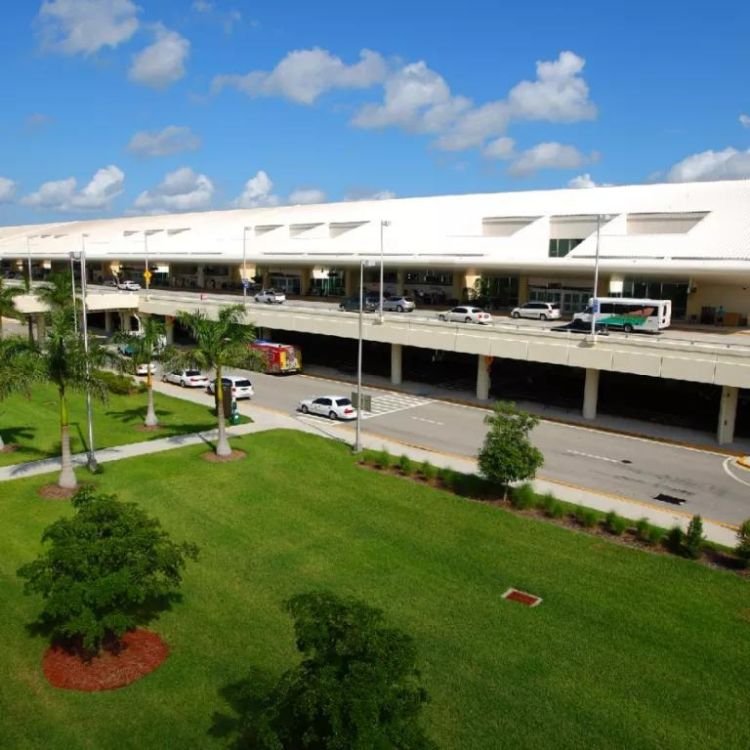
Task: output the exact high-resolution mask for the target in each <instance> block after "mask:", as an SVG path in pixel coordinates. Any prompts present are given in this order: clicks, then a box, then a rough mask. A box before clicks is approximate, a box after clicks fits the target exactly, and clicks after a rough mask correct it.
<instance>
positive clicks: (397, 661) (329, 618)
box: [238, 592, 435, 750]
mask: <svg viewBox="0 0 750 750" xmlns="http://www.w3.org/2000/svg"><path fill="white" fill-rule="evenodd" d="M287 609H288V610H289V612H290V613H291V615H292V617H293V618H294V630H295V635H296V641H297V648H298V649H299V651H300V652H301V653H302V655H303V659H302V662H301V663H300V664H299V665H298V666H297V667H295V668H294V669H291V670H290V671H288V672H286V673H285V674H284V675H283V676H282V677H281V679H280V680H279V682H278V684H277V685H276V686H275V687H274V688H273V690H271V692H270V694H269V695H268V696H267V697H266V699H265V701H263V703H262V705H261V706H259V707H258V709H257V710H256V711H255V712H252V711H251V712H250V715H248V716H245V717H243V718H244V723H243V724H242V730H243V731H242V737H241V739H240V741H239V743H238V746H239V747H252V748H261V749H262V750H271V749H272V748H273V750H286V749H289V750H292V749H294V750H296V749H297V748H309V749H310V750H366V749H367V750H370V749H371V748H383V750H386V749H390V748H393V749H394V750H395V749H397V748H402V749H403V750H406V749H407V748H408V750H427V749H428V748H434V747H435V745H434V744H433V743H432V742H431V741H430V740H429V739H427V738H426V737H425V735H424V732H423V731H422V729H421V727H420V726H419V724H418V718H419V713H420V711H421V709H422V706H423V705H424V703H426V702H427V700H428V696H427V692H426V691H425V689H424V688H423V687H422V686H421V684H420V675H419V672H418V671H417V669H416V667H415V662H416V649H415V646H414V642H413V641H412V639H411V638H410V637H409V636H408V635H406V634H405V633H402V632H401V631H399V630H396V629H393V628H387V627H385V625H384V623H383V613H382V612H381V611H380V610H378V609H373V608H372V607H369V606H367V605H366V604H364V603H363V602H361V601H358V600H356V599H348V598H347V599H345V598H340V597H338V596H336V595H334V594H332V593H330V592H313V593H307V594H299V595H297V596H295V597H293V598H292V599H291V600H290V601H289V602H287Z"/></svg>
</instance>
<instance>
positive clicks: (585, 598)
mask: <svg viewBox="0 0 750 750" xmlns="http://www.w3.org/2000/svg"><path fill="white" fill-rule="evenodd" d="M233 443H234V445H235V446H237V447H242V448H244V449H245V450H247V452H248V458H247V459H246V460H245V461H242V462H238V463H228V464H208V463H205V462H203V461H202V460H200V459H199V458H198V455H199V454H200V453H201V452H202V451H203V450H205V448H203V447H198V446H195V447H189V448H184V449H180V450H174V451H169V452H166V453H163V454H161V455H158V456H154V457H150V458H147V459H143V458H141V459H136V460H126V461H120V462H117V463H113V464H109V465H107V466H106V467H105V473H104V474H103V475H102V476H100V477H97V481H98V482H99V486H100V487H101V488H102V489H103V490H107V491H117V492H118V493H119V495H120V497H121V498H122V499H125V500H137V501H138V502H140V503H142V504H143V506H145V507H146V508H147V509H149V510H150V511H151V512H153V513H154V514H155V515H157V516H158V517H159V518H160V519H161V520H162V522H163V524H164V526H165V527H166V528H167V529H168V530H169V531H170V532H171V533H172V534H173V536H174V537H175V538H176V539H188V540H192V541H195V542H197V543H198V544H199V545H200V547H201V550H202V553H201V559H200V561H199V562H198V563H193V564H192V565H191V566H190V567H189V569H188V571H187V575H186V582H185V586H184V588H183V593H184V601H183V602H182V603H181V604H179V605H177V606H176V607H175V608H174V609H173V610H172V611H170V612H167V613H165V614H163V615H162V616H161V618H160V620H159V621H158V622H157V623H155V624H154V625H153V627H154V628H155V629H156V630H158V632H159V633H160V634H161V635H162V636H163V637H164V638H165V639H166V640H167V641H168V643H169V644H170V646H171V648H172V654H171V656H170V658H169V659H168V661H167V662H166V663H165V664H164V665H163V666H162V667H161V668H160V669H158V670H157V671H156V672H154V673H153V674H152V675H149V676H148V677H146V678H145V679H143V680H141V681H140V682H138V683H136V684H134V685H131V686H130V687H128V688H125V689H122V690H119V691H113V692H109V693H100V694H96V695H87V694H77V693H72V692H65V691H60V690H56V689H53V688H51V687H49V686H48V685H47V683H46V682H45V680H44V677H43V675H42V673H41V670H40V658H41V655H42V652H43V649H44V647H45V642H44V641H43V640H42V639H40V638H34V637H30V636H29V635H28V634H27V633H26V631H25V629H24V626H25V625H26V624H27V623H29V622H30V621H32V620H33V618H34V616H35V614H36V612H37V611H38V608H39V601H38V600H37V599H35V598H33V597H24V596H23V595H22V594H21V587H20V581H19V580H18V579H17V578H16V577H15V570H16V569H17V568H18V566H19V565H21V564H22V563H23V562H26V561H28V560H30V559H32V558H33V557H34V556H35V555H36V553H37V551H38V549H39V537H40V534H41V531H42V529H43V528H44V527H45V526H46V525H47V524H48V523H50V522H51V521H52V520H54V519H55V518H58V517H59V516H60V515H61V514H65V513H68V512H69V505H68V504H66V503H60V502H50V501H42V500H39V499H37V498H36V496H35V489H36V488H37V487H38V486H39V485H41V484H43V483H45V482H46V481H48V480H47V479H44V478H34V479H26V480H20V481H16V482H12V483H5V484H2V485H0V518H2V519H3V522H2V524H0V601H2V602H3V616H2V618H0V639H1V642H2V646H3V648H2V651H1V652H0V654H1V655H0V747H2V748H4V749H15V748H45V749H46V748H53V749H54V748H60V749H63V748H64V749H65V750H70V749H71V748H92V749H93V748H96V749H97V750H99V749H101V748H105V749H108V748H113V749H114V748H212V747H222V746H223V744H224V742H225V740H222V739H216V738H215V737H213V736H212V735H211V734H210V732H209V730H210V729H211V726H212V720H213V715H214V712H219V713H222V714H230V715H231V709H230V707H229V706H228V704H227V703H226V702H225V700H224V698H223V696H222V693H221V691H222V689H224V688H226V687H227V686H228V685H231V684H233V683H236V682H237V681H239V680H242V679H243V678H244V677H245V676H246V675H247V674H248V673H249V672H250V670H251V669H255V670H260V672H261V674H263V675H266V676H267V678H268V679H274V678H276V677H277V676H278V675H279V674H280V672H281V671H282V670H283V669H285V668H287V667H288V666H290V664H292V663H293V662H294V660H295V659H296V652H295V650H294V647H293V639H292V628H291V622H290V620H289V618H288V617H287V615H286V614H285V613H284V612H283V610H282V607H281V603H282V602H283V600H284V599H286V598H287V597H289V596H290V595H292V594H294V593H297V592H299V591H304V590H308V589H310V588H312V587H318V586H324V587H329V588H331V589H333V590H335V591H336V592H339V593H342V594H353V595H356V596H360V597H362V598H363V599H365V600H366V601H368V602H369V603H371V604H373V605H375V606H379V607H381V608H383V609H384V610H385V612H386V616H387V619H388V621H389V622H390V623H392V624H394V625H396V626H398V627H401V628H403V629H404V630H406V631H407V632H409V633H411V634H412V635H413V636H414V637H415V638H416V641H417V645H418V650H419V662H420V666H421V669H422V673H423V678H424V682H425V684H426V686H427V688H428V690H429V692H430V694H431V696H432V702H431V704H430V705H429V707H428V709H427V711H426V716H425V721H426V725H427V727H428V729H429V732H430V734H431V736H432V737H433V738H434V739H435V740H436V741H437V742H438V743H439V745H440V746H441V747H442V748H455V749H456V750H481V749H483V748H487V749H488V750H495V749H496V748H506V747H507V748H548V747H549V748H551V747H554V748H556V749H557V748H571V749H572V748H576V749H579V748H627V749H628V750H632V749H634V748H679V749H680V750H686V749H688V748H696V749H697V748H701V749H704V748H722V749H728V748H738V749H740V748H741V749H742V750H745V749H746V748H748V747H750V723H749V722H748V721H747V710H748V698H750V689H749V688H748V670H747V665H748V663H750V589H749V588H748V582H747V581H745V580H742V579H740V578H739V577H737V576H735V575H732V574H730V573H726V572H721V571H715V570H711V569H708V568H706V567H703V566H701V565H697V564H694V563H691V562H689V561H687V560H683V559H679V558H675V557H667V556H658V555H655V554H650V553H646V552H640V551H637V550H633V549H628V548H624V547H620V546H618V545H616V544H612V543H609V542H607V541H606V540H604V539H601V538H597V537H590V536H587V535H584V534H579V533H575V532H572V531H569V530H566V529H563V528H558V527H556V526H552V525H548V524H545V523H544V522H542V521H537V520H532V519H528V518H523V517H518V516H515V515H513V514H511V513H507V512H504V511H502V510H498V509H496V508H493V507H490V506H487V505H482V504H479V503H475V502H470V501H465V500H462V499H459V498H457V497H455V496H452V495H449V494H447V493H444V492H440V491H436V490H433V489H430V488H428V487H425V486H422V485H417V484H413V483H411V482H409V481H408V480H403V479H399V478H397V477H387V476H381V475H378V474H377V473H375V472H372V471H368V470H365V469H362V468H360V467H358V466H356V464H355V462H354V460H353V458H352V457H351V455H349V453H348V452H347V449H346V447H344V446H342V445H340V444H337V443H335V442H333V441H327V440H324V439H322V438H317V437H312V436H309V435H304V434H301V433H295V432H283V431H277V432H273V433H264V434H258V435H252V436H247V437H244V438H242V439H238V440H235V441H233ZM509 586H516V587H518V588H521V589H524V590H527V591H531V592H534V593H536V594H538V595H540V596H542V597H543V598H544V602H543V604H542V605H541V606H540V607H538V608H536V609H527V608H525V607H523V606H521V605H518V604H514V603H509V602H505V601H503V600H502V599H501V598H500V594H501V593H502V592H503V591H504V590H505V589H506V588H507V587H509ZM255 679H262V678H255Z"/></svg>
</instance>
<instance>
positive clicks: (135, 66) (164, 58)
mask: <svg viewBox="0 0 750 750" xmlns="http://www.w3.org/2000/svg"><path fill="white" fill-rule="evenodd" d="M153 30H154V35H155V37H156V38H155V41H154V42H153V44H150V45H149V46H148V47H146V48H145V49H143V50H141V51H140V52H139V53H138V54H137V55H135V56H134V57H133V63H132V65H131V66H130V70H129V71H128V78H130V80H131V81H133V82H134V83H138V84H141V85H142V86H150V87H151V88H155V89H164V88H167V86H171V85H172V84H173V83H175V82H176V81H179V80H180V79H181V78H182V77H183V76H184V75H185V61H186V60H187V57H188V55H189V54H190V42H189V41H188V40H187V39H185V37H183V36H181V35H180V34H178V33H177V32H176V31H171V30H170V29H168V28H166V27H165V26H163V25H162V24H155V25H154V27H153Z"/></svg>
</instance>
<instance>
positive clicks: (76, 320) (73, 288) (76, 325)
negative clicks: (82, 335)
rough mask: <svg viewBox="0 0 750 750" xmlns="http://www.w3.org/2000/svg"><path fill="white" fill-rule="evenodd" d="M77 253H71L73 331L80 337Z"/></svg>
mask: <svg viewBox="0 0 750 750" xmlns="http://www.w3.org/2000/svg"><path fill="white" fill-rule="evenodd" d="M75 260H76V257H75V253H70V288H71V290H72V292H73V329H74V330H75V333H76V336H78V310H77V309H76V307H77V306H76V273H75Z"/></svg>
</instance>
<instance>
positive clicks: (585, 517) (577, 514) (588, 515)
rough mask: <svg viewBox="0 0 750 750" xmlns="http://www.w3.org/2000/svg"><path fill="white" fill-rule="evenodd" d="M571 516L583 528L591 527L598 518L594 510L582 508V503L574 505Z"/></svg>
mask: <svg viewBox="0 0 750 750" xmlns="http://www.w3.org/2000/svg"><path fill="white" fill-rule="evenodd" d="M573 516H574V518H575V519H576V521H578V523H579V524H581V526H583V527H584V528H585V529H591V528H593V527H594V526H596V522H597V521H598V520H599V514H598V513H597V512H596V511H595V510H592V509H591V508H584V507H583V506H582V505H577V506H576V507H575V509H574V510H573Z"/></svg>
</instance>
